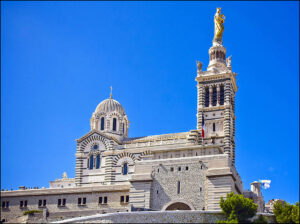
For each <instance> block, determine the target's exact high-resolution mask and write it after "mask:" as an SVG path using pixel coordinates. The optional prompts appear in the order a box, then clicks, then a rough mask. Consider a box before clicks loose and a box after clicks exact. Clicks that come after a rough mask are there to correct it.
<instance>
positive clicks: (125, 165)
mask: <svg viewBox="0 0 300 224" xmlns="http://www.w3.org/2000/svg"><path fill="white" fill-rule="evenodd" d="M127 173H128V164H127V163H124V164H123V167H122V174H123V175H127Z"/></svg>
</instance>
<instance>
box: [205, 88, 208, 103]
mask: <svg viewBox="0 0 300 224" xmlns="http://www.w3.org/2000/svg"><path fill="white" fill-rule="evenodd" d="M205 106H206V107H208V106H209V88H208V87H206V88H205Z"/></svg>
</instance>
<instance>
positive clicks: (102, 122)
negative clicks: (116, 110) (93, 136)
mask: <svg viewBox="0 0 300 224" xmlns="http://www.w3.org/2000/svg"><path fill="white" fill-rule="evenodd" d="M100 130H104V117H101V124H100Z"/></svg>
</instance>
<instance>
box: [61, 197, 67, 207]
mask: <svg viewBox="0 0 300 224" xmlns="http://www.w3.org/2000/svg"><path fill="white" fill-rule="evenodd" d="M62 205H63V206H65V205H66V199H65V198H64V199H63V203H62Z"/></svg>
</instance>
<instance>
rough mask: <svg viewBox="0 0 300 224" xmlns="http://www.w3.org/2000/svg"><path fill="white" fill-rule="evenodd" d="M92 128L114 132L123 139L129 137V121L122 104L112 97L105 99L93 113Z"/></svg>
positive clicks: (113, 133) (109, 132)
mask: <svg viewBox="0 0 300 224" xmlns="http://www.w3.org/2000/svg"><path fill="white" fill-rule="evenodd" d="M90 123H91V130H94V129H96V130H98V131H100V132H103V133H106V134H112V135H114V136H115V137H117V138H119V139H121V138H123V137H128V128H129V121H128V118H127V115H126V114H125V111H124V108H123V107H122V105H121V104H120V103H119V102H118V101H116V100H115V99H113V98H112V93H111V94H110V98H108V99H106V100H103V101H102V102H101V103H99V104H98V106H97V107H96V110H95V112H94V113H93V114H92V117H91V120H90Z"/></svg>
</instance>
